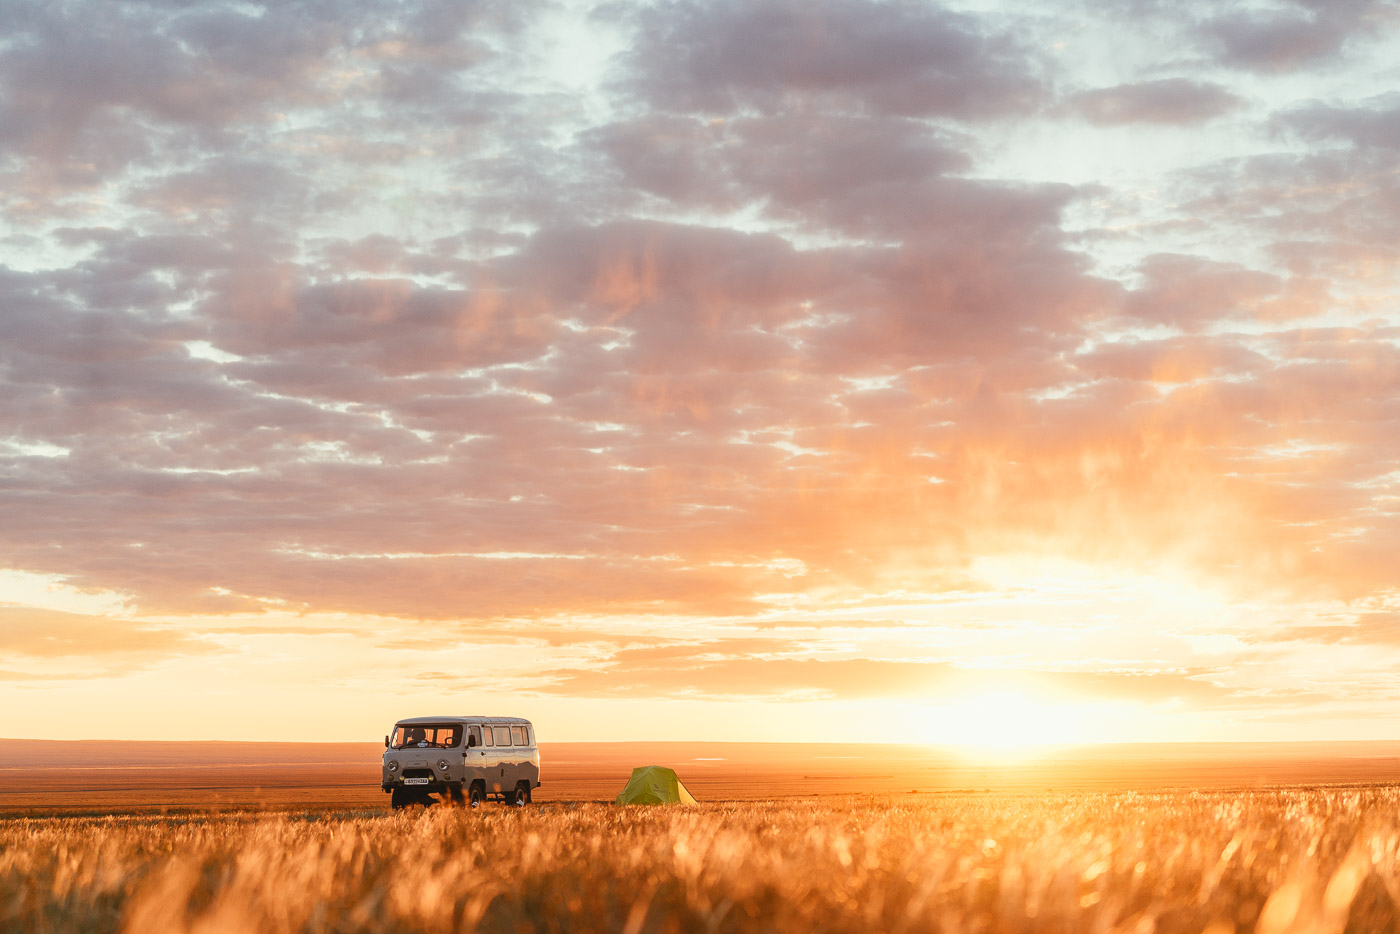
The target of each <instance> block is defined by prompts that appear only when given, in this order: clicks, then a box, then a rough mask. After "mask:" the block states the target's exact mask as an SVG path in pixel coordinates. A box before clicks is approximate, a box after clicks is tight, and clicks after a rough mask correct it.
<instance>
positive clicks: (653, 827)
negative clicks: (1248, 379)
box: [0, 788, 1400, 934]
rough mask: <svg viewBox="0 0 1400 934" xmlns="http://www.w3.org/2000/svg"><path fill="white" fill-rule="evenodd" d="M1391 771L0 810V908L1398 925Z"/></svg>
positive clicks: (659, 927)
mask: <svg viewBox="0 0 1400 934" xmlns="http://www.w3.org/2000/svg"><path fill="white" fill-rule="evenodd" d="M1398 859H1400V789H1395V788H1368V789H1326V788H1320V789H1293V790H1283V791H1249V792H1239V793H1163V794H1135V793H1115V794H1107V793H1092V794H1091V793H1080V794H1061V795H1048V796H1020V795H1012V794H1005V793H1003V794H987V795H946V796H945V795H938V796H934V795H929V796H927V797H920V798H914V797H912V796H910V797H905V798H902V799H898V800H893V801H892V800H889V799H879V798H868V797H867V798H851V799H832V798H827V799H822V800H820V801H812V800H809V801H784V802H781V803H772V802H761V801H760V802H754V801H746V802H742V803H730V804H710V805H702V806H699V807H695V808H637V807H629V808H619V807H613V806H608V805H599V804H581V805H572V804H566V805H560V804H555V805H546V806H535V807H531V808H527V809H522V810H513V809H508V808H504V807H499V806H491V807H488V808H485V809H483V810H480V811H470V810H460V809H448V808H442V807H438V808H433V809H430V810H428V811H426V812H422V811H417V812H407V813H398V814H389V813H387V812H370V811H359V812H339V813H323V814H300V815H277V816H273V815H233V816H209V817H203V818H200V817H189V816H182V817H164V818H155V817H101V818H64V819H15V820H8V821H3V822H0V930H6V931H25V932H68V931H75V932H76V931H84V932H86V931H127V932H133V934H146V932H165V931H169V932H185V931H188V932H242V931H247V932H260V934H262V932H266V934H278V932H291V931H297V932H301V931H326V932H333V931H384V932H395V934H406V932H417V931H425V932H449V931H473V930H476V931H491V932H505V931H510V932H528V931H561V932H563V931H625V932H629V934H637V932H641V931H676V932H691V931H694V932H702V931H706V932H708V931H754V932H758V931H763V932H805V931H851V932H857V931H859V932H865V931H940V932H949V934H951V932H1021V931H1025V932H1030V931H1044V932H1066V934H1069V932H1074V934H1079V932H1114V931H1123V932H1193V934H1194V932H1203V931H1204V932H1210V934H1225V932H1231V931H1257V932H1260V934H1282V932H1319V934H1320V932H1343V931H1368V932H1369V931H1389V930H1397V929H1400V913H1397V909H1396V905H1397V902H1400V897H1398V896H1400V891H1398V890H1397V885H1398V884H1400V876H1397V868H1398V863H1397V860H1398Z"/></svg>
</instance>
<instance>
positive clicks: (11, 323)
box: [0, 0, 1400, 743]
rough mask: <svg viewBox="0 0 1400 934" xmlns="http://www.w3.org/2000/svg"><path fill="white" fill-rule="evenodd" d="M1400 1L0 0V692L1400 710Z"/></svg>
mask: <svg viewBox="0 0 1400 934" xmlns="http://www.w3.org/2000/svg"><path fill="white" fill-rule="evenodd" d="M1397 88H1400V5H1397V4H1396V3H1394V2H1387V0H1279V2H1266V3H1232V4H1221V3H1214V2H1200V3H1195V4H1191V3H1187V2H1180V0H1171V2H1168V0H1105V2H1092V3H1090V2H1084V3H1082V4H1076V3H1074V2H1055V3H1043V4H1027V3H1011V2H993V0H974V2H968V3H954V4H950V5H946V6H943V5H935V4H932V3H918V2H874V0H713V2H665V3H657V4H638V3H629V2H600V3H596V4H589V3H578V2H572V0H559V2H550V0H542V2H534V0H501V2H489V0H488V2H480V3H466V2H457V0H444V2H403V3H397V4H390V3H383V2H368V0H359V2H322V0H308V2H282V0H277V2H268V3H260V2H230V3H218V2H207V3H194V4H186V3H176V2H173V0H170V2H158V0H152V2H144V3H143V2H103V3H77V2H73V3H65V2H40V0H12V2H7V3H4V4H3V5H0V736H6V737H51V738H90V737H110V738H131V739H157V738H195V739H258V738H266V739H278V740H294V739H315V740H370V741H377V739H378V738H379V736H381V735H382V734H383V733H384V732H385V731H386V730H387V728H388V726H389V725H390V724H391V723H392V721H393V720H394V719H395V718H396V717H402V716H416V715H423V714H434V713H493V714H505V715H516V716H526V717H530V718H531V719H533V720H534V721H535V723H536V725H537V728H538V734H539V736H540V738H541V739H543V740H586V739H706V740H721V739H722V740H763V741H778V740H802V741H822V740H831V739H835V740H841V741H867V742H877V741H890V742H939V743H942V742H953V743H964V742H994V743H1002V742H1005V743H1017V742H1024V741H1030V740H1034V741H1042V742H1121V741H1177V740H1287V739H1383V738H1397V737H1400V304H1398V302H1400V277H1397V264H1396V259H1397V251H1398V250H1400V93H1397Z"/></svg>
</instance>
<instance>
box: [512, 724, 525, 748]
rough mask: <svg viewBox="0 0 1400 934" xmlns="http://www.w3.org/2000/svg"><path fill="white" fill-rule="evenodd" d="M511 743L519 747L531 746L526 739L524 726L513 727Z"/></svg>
mask: <svg viewBox="0 0 1400 934" xmlns="http://www.w3.org/2000/svg"><path fill="white" fill-rule="evenodd" d="M510 741H511V742H512V743H514V744H515V745H517V746H528V745H530V741H529V740H527V739H526V738H525V728H524V727H523V726H513V727H511V728H510Z"/></svg>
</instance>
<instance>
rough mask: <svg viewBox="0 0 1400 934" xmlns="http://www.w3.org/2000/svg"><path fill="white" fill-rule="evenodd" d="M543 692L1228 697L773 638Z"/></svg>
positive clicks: (657, 659) (564, 679)
mask: <svg viewBox="0 0 1400 934" xmlns="http://www.w3.org/2000/svg"><path fill="white" fill-rule="evenodd" d="M544 674H545V676H546V677H547V678H548V679H550V681H549V683H548V686H547V687H544V688H541V690H543V691H545V692H546V693H559V694H566V695H589V696H617V697H673V698H674V697H693V696H702V697H709V698H717V699H718V698H724V699H736V698H750V699H764V700H781V699H788V700H794V699H813V698H827V699H839V700H856V699H868V698H920V697H923V698H933V697H950V696H959V695H963V694H967V693H968V692H973V693H976V692H977V691H981V690H988V689H993V688H998V687H1000V688H1005V687H1006V685H1008V684H1012V685H1015V686H1017V687H1019V688H1021V689H1025V690H1030V691H1036V692H1044V693H1050V694H1055V695H1066V694H1068V695H1071V696H1076V697H1107V698H1114V699H1120V700H1133V701H1139V702H1143V703H1161V702H1165V701H1170V700H1179V701H1186V702H1189V703H1193V704H1194V703H1210V704H1218V703H1221V702H1225V701H1228V699H1229V698H1231V696H1232V695H1233V692H1232V691H1231V690H1230V689H1228V688H1225V687H1221V686H1219V685H1218V684H1215V683H1213V682H1212V681H1211V680H1210V678H1209V675H1210V674H1211V673H1210V672H1208V671H1204V670H1199V671H1187V672H1176V671H1165V672H1163V671H1068V672H1057V671H1043V670H1005V669H996V670H991V669H987V670H979V669H971V668H963V667H959V666H955V665H952V664H949V663H947V662H938V661H903V660H901V661H895V660H888V659H874V658H830V657H824V658H823V657H812V656H811V655H810V654H808V653H807V652H805V651H803V644H802V643H800V642H793V641H788V640H784V639H774V638H734V639H721V640H715V641H709V642H673V643H670V644H664V645H656V646H649V647H645V648H624V649H620V650H618V651H615V652H614V653H613V654H612V655H611V656H609V657H608V658H606V659H605V660H604V661H603V662H602V663H601V664H599V665H598V666H596V667H591V668H566V669H556V670H552V671H547V672H545V673H544Z"/></svg>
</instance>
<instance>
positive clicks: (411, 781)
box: [403, 778, 428, 785]
mask: <svg viewBox="0 0 1400 934" xmlns="http://www.w3.org/2000/svg"><path fill="white" fill-rule="evenodd" d="M403 783H404V784H405V785H426V784H428V780H427V779H426V778H405V779H404V780H403Z"/></svg>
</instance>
